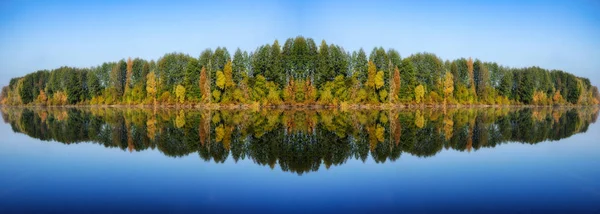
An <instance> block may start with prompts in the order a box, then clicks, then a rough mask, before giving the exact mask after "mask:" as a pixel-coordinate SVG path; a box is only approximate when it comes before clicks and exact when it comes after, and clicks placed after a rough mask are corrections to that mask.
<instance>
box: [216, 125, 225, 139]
mask: <svg viewBox="0 0 600 214" xmlns="http://www.w3.org/2000/svg"><path fill="white" fill-rule="evenodd" d="M215 134H216V135H217V136H216V137H215V141H217V142H221V141H222V140H223V137H225V128H223V124H221V125H219V126H217V127H216V128H215Z"/></svg>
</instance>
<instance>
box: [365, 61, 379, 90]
mask: <svg viewBox="0 0 600 214" xmlns="http://www.w3.org/2000/svg"><path fill="white" fill-rule="evenodd" d="M367 70H368V73H367V87H371V88H375V78H376V77H375V76H377V68H376V67H375V64H374V63H373V61H369V64H368V69H367Z"/></svg>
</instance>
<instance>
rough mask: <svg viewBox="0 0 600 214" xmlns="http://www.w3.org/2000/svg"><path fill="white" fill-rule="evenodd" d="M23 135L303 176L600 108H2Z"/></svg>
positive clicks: (573, 122)
mask: <svg viewBox="0 0 600 214" xmlns="http://www.w3.org/2000/svg"><path fill="white" fill-rule="evenodd" d="M1 111H2V117H3V119H4V122H5V123H8V124H10V125H11V127H12V129H13V131H14V132H19V133H24V134H26V135H28V136H30V137H33V138H37V139H40V140H44V141H57V142H61V143H64V144H73V143H83V142H86V143H87V142H92V143H97V144H101V145H103V146H104V147H106V148H120V149H122V150H128V151H130V152H134V151H143V150H146V149H158V150H160V151H161V152H162V153H163V154H165V155H167V156H171V157H181V156H186V155H190V154H192V153H195V154H197V155H198V156H199V157H200V158H201V159H202V160H205V161H214V162H216V163H223V162H225V161H226V159H227V158H228V157H231V158H232V159H233V160H234V161H236V162H237V161H239V160H241V159H251V160H252V161H253V162H254V163H256V164H260V165H268V166H269V167H271V168H275V167H276V166H279V167H280V168H281V169H282V170H284V171H289V172H294V173H297V174H303V173H307V172H311V171H317V170H319V168H320V167H326V168H329V167H331V166H332V165H333V166H335V165H340V164H344V163H345V162H346V161H347V160H349V159H353V158H356V159H360V160H362V161H365V160H367V158H368V157H369V155H370V156H371V157H372V158H373V159H374V160H375V161H376V162H378V163H384V162H386V161H396V160H398V159H399V158H400V157H401V156H402V154H403V153H408V154H410V155H415V156H419V157H430V156H433V155H435V154H436V153H438V152H440V151H441V150H442V149H453V150H457V151H469V152H470V151H475V150H478V149H481V148H489V147H495V146H497V145H500V144H503V143H511V142H520V143H528V144H536V143H539V142H543V141H554V140H560V139H562V138H566V137H569V136H571V135H573V134H576V133H581V132H585V131H587V128H588V126H589V125H590V124H591V123H594V122H595V121H596V119H597V117H598V108H597V107H590V108H471V109H464V108H463V109H446V110H436V109H420V110H398V111H377V110H362V111H338V110H273V109H265V110H260V111H240V110H227V111H225V110H223V111H200V110H160V109H133V108H8V107H5V108H2V109H1Z"/></svg>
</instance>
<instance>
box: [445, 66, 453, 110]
mask: <svg viewBox="0 0 600 214" xmlns="http://www.w3.org/2000/svg"><path fill="white" fill-rule="evenodd" d="M453 92H454V78H453V75H452V73H450V72H446V74H445V75H444V104H446V103H447V99H448V98H452V93H453Z"/></svg>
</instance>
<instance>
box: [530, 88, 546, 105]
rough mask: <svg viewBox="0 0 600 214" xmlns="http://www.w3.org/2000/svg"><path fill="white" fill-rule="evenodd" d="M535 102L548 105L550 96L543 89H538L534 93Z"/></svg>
mask: <svg viewBox="0 0 600 214" xmlns="http://www.w3.org/2000/svg"><path fill="white" fill-rule="evenodd" d="M533 104H535V105H547V104H548V98H547V96H546V93H544V92H542V91H536V92H535V93H534V94H533Z"/></svg>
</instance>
